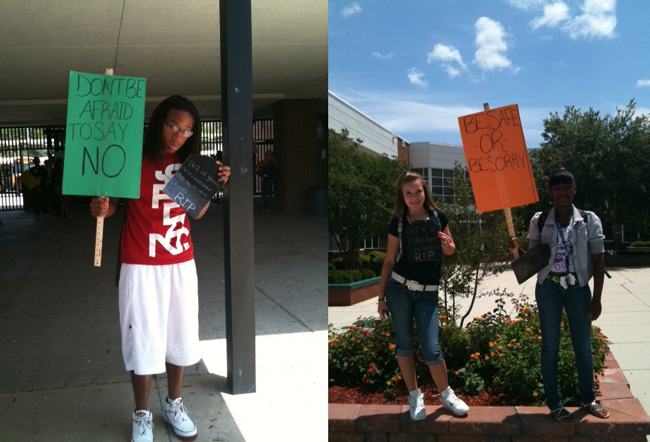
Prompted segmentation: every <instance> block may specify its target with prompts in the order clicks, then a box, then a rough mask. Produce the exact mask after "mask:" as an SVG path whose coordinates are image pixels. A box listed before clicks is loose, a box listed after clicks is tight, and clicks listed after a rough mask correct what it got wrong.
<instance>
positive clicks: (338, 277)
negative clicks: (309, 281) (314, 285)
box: [327, 270, 354, 284]
mask: <svg viewBox="0 0 650 442" xmlns="http://www.w3.org/2000/svg"><path fill="white" fill-rule="evenodd" d="M352 282H354V280H353V278H352V275H351V274H350V272H348V271H347V270H330V271H328V272H327V283H328V284H350V283H352Z"/></svg>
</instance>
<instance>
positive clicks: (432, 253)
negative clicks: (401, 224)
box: [406, 220, 442, 263]
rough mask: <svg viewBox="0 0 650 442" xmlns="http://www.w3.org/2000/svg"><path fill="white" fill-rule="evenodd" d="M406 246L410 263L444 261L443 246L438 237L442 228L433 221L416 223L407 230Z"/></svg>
mask: <svg viewBox="0 0 650 442" xmlns="http://www.w3.org/2000/svg"><path fill="white" fill-rule="evenodd" d="M406 229H407V234H406V244H407V249H408V253H409V262H410V263H417V262H431V261H440V260H441V259H442V244H441V243H440V238H439V237H438V232H440V228H439V227H438V225H437V224H436V223H434V222H433V221H430V220H427V221H422V220H418V221H414V222H413V223H412V224H411V225H409V226H408V227H407V228H406Z"/></svg>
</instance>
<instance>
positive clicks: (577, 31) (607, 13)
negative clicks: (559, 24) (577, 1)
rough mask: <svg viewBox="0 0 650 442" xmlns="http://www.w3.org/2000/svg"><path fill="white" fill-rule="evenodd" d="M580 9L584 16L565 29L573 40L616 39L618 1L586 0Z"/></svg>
mask: <svg viewBox="0 0 650 442" xmlns="http://www.w3.org/2000/svg"><path fill="white" fill-rule="evenodd" d="M580 9H581V10H582V15H579V16H577V17H575V18H573V20H571V21H570V22H569V23H568V25H567V26H566V28H565V30H566V31H567V32H568V33H569V36H571V38H573V39H574V40H575V39H577V38H580V37H585V38H614V36H615V34H614V29H616V0H585V2H584V4H583V5H582V7H581V8H580Z"/></svg>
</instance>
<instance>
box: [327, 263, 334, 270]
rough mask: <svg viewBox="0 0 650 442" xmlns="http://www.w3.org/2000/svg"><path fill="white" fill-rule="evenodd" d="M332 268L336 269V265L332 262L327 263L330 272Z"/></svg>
mask: <svg viewBox="0 0 650 442" xmlns="http://www.w3.org/2000/svg"><path fill="white" fill-rule="evenodd" d="M330 270H336V267H334V264H332V263H331V262H329V263H327V271H328V272H329V271H330Z"/></svg>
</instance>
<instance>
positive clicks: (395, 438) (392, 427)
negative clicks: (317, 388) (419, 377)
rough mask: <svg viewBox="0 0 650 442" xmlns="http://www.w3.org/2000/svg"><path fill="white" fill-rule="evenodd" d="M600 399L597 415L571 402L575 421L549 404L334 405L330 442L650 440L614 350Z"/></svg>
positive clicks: (602, 380)
mask: <svg viewBox="0 0 650 442" xmlns="http://www.w3.org/2000/svg"><path fill="white" fill-rule="evenodd" d="M605 364H606V365H605V367H606V368H605V370H604V371H605V373H604V375H603V376H601V377H600V394H599V395H598V396H597V399H598V400H599V401H600V403H601V404H602V405H603V406H604V407H606V408H607V409H608V410H609V413H610V417H609V418H608V419H598V418H596V417H594V416H591V415H589V414H588V413H587V412H586V411H584V410H582V409H579V408H575V407H574V408H572V407H567V410H569V411H570V412H571V413H572V414H573V416H574V418H575V419H576V422H575V423H573V424H560V423H558V422H555V421H554V420H553V419H552V418H551V417H550V416H549V412H548V409H547V408H546V407H531V406H526V407H523V406H516V407H470V411H469V413H468V414H467V416H464V417H456V416H453V415H452V414H451V413H450V412H449V411H447V410H445V409H443V408H442V407H441V406H439V405H427V407H426V411H427V418H426V419H425V420H423V421H417V422H416V421H412V420H411V418H410V417H409V414H408V406H407V405H361V404H329V441H330V442H424V441H430V442H542V441H545V442H646V441H647V438H646V435H648V434H650V419H649V418H648V415H647V414H646V412H645V410H644V409H643V407H642V406H641V403H640V402H639V400H638V399H636V398H635V397H634V396H633V395H632V393H631V391H630V388H629V387H630V384H629V383H628V382H627V379H626V378H625V375H624V374H623V371H622V370H621V369H620V367H619V365H618V363H617V362H616V359H614V356H613V355H612V354H611V353H610V354H609V355H608V356H607V359H606V362H605Z"/></svg>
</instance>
